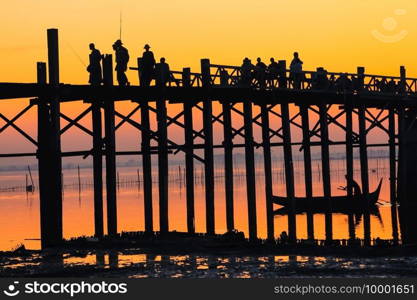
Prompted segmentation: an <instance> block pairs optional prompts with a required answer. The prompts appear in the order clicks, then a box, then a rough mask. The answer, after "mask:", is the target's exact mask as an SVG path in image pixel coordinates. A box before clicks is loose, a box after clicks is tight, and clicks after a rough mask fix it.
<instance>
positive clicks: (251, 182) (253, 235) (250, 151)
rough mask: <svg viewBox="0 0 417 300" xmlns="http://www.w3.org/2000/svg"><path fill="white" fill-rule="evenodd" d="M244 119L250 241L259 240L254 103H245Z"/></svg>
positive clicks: (249, 101) (245, 101)
mask: <svg viewBox="0 0 417 300" xmlns="http://www.w3.org/2000/svg"><path fill="white" fill-rule="evenodd" d="M243 114H244V116H243V118H244V127H245V167H246V195H247V201H248V220H249V239H250V240H252V241H253V240H256V239H257V225H256V183H255V154H254V143H253V126H252V120H253V119H252V101H251V100H249V99H246V100H244V102H243Z"/></svg>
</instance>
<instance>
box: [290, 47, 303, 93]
mask: <svg viewBox="0 0 417 300" xmlns="http://www.w3.org/2000/svg"><path fill="white" fill-rule="evenodd" d="M290 72H291V79H292V80H293V88H294V89H300V88H301V81H302V79H303V61H302V60H301V59H300V57H299V55H298V52H294V58H293V60H292V61H291V65H290Z"/></svg>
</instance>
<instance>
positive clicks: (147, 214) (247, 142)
mask: <svg viewBox="0 0 417 300" xmlns="http://www.w3.org/2000/svg"><path fill="white" fill-rule="evenodd" d="M279 64H280V67H281V71H280V72H279V74H275V76H270V77H266V78H265V79H262V80H260V79H259V78H256V76H255V77H254V78H251V80H250V82H245V83H243V82H242V76H241V74H240V72H241V70H240V67H236V66H226V65H217V64H212V63H211V62H210V60H208V59H202V60H201V72H200V73H194V72H191V70H190V69H189V68H184V69H183V70H182V71H171V80H170V81H169V82H168V83H167V84H163V85H155V86H141V85H139V86H123V87H120V86H114V85H113V66H112V55H105V57H104V59H103V76H104V83H103V85H101V86H89V85H69V84H62V83H61V82H60V79H59V51H58V31H57V30H56V29H49V30H48V73H49V74H48V76H47V65H46V63H43V62H38V63H37V83H33V84H24V83H0V99H16V100H14V101H27V100H18V99H17V98H22V99H28V98H30V100H29V102H28V105H27V106H26V107H25V108H24V109H23V110H22V111H20V112H19V113H18V114H17V115H16V116H15V117H13V118H7V117H6V116H4V115H3V114H2V113H0V117H1V119H3V120H4V122H5V125H3V126H2V127H1V128H0V133H1V132H3V131H4V130H5V129H7V128H9V127H12V128H14V129H15V130H17V131H18V132H19V133H20V134H21V135H22V136H23V137H25V138H26V139H27V140H28V141H30V142H31V143H32V144H33V145H35V147H36V149H37V151H36V153H2V154H0V157H19V156H36V157H37V159H38V162H39V187H40V204H41V205H40V209H41V241H42V247H43V248H45V247H49V246H54V245H58V244H59V243H60V241H61V240H62V182H61V172H62V162H61V161H62V157H69V156H83V157H86V156H89V155H92V157H93V170H94V171H93V172H94V212H95V213H94V220H95V223H94V224H95V235H96V236H97V237H102V236H103V235H104V229H103V228H104V226H103V223H104V220H103V219H104V216H103V189H104V187H103V165H102V157H103V156H104V157H105V159H106V168H105V173H104V176H105V178H106V181H105V182H106V187H105V189H106V201H107V216H106V218H107V224H108V226H107V227H108V232H107V234H108V235H109V236H116V235H117V234H118V229H117V198H116V156H117V155H136V156H141V157H142V165H143V170H142V172H143V174H142V176H143V177H142V178H143V181H144V208H145V209H144V221H145V231H146V232H153V231H154V225H155V224H154V221H153V218H152V212H153V207H152V184H153V183H152V178H151V170H152V165H151V160H152V156H153V155H155V156H157V157H158V167H157V168H158V188H159V216H160V217H159V222H160V223H159V228H160V232H161V233H165V232H169V226H168V223H169V222H168V205H169V197H168V160H169V156H170V155H175V154H176V153H179V152H183V153H184V154H185V167H186V205H187V216H186V217H187V228H188V232H189V233H194V232H195V225H194V223H195V222H194V221H195V220H194V219H195V213H194V212H195V207H194V174H193V173H194V162H195V161H199V162H201V163H203V164H204V174H205V176H204V180H205V186H206V189H205V207H206V233H207V234H214V233H215V197H214V158H213V157H214V149H222V150H223V152H224V170H225V172H224V173H225V179H224V180H225V193H226V195H225V198H226V218H227V230H228V231H232V230H234V229H235V222H234V214H233V211H234V199H233V190H234V187H233V159H232V158H233V151H234V149H236V148H243V149H244V153H245V171H246V187H247V204H248V221H249V222H248V223H249V239H250V240H256V239H257V238H258V234H257V212H256V204H257V199H256V193H255V192H256V190H255V189H256V183H255V161H254V153H255V149H262V151H263V159H264V164H263V165H264V175H265V191H264V192H265V195H266V211H267V234H268V240H270V241H272V240H274V237H275V236H276V233H275V232H274V207H273V202H272V198H273V192H272V186H273V184H274V182H273V180H272V161H271V160H272V156H271V149H273V148H274V147H281V148H282V149H283V154H284V163H285V178H286V183H285V185H286V196H287V198H288V199H289V202H290V203H292V205H290V209H289V210H288V233H289V240H290V241H295V240H296V239H297V236H296V227H297V223H296V217H295V210H296V207H295V205H294V201H292V200H293V199H294V197H295V187H294V167H293V160H292V156H293V153H292V152H293V146H299V147H300V150H302V151H303V155H304V170H305V193H306V196H307V197H312V195H313V186H312V164H311V152H312V148H313V147H318V148H320V152H321V164H322V166H321V170H322V179H323V180H322V183H323V192H324V197H325V198H327V199H328V208H327V210H326V213H325V232H326V240H327V241H329V242H331V241H332V239H333V225H332V201H331V196H332V194H331V188H330V187H331V176H330V154H329V153H330V146H332V145H344V146H345V150H346V166H347V180H348V181H351V180H352V179H353V171H354V170H353V152H354V148H355V147H357V148H359V152H360V169H361V183H362V189H363V193H364V195H365V196H366V195H368V194H369V192H370V191H369V175H368V157H367V149H368V148H370V147H382V146H384V147H388V149H389V156H390V201H391V203H392V219H393V236H394V240H395V241H396V242H398V239H399V237H398V228H397V222H398V216H397V209H396V208H397V206H396V204H397V203H398V202H400V203H401V207H402V208H404V209H403V213H401V209H400V221H401V222H400V224H401V233H402V241H403V243H407V242H410V243H411V242H415V241H416V237H415V236H416V235H415V231H416V229H417V226H416V221H414V219H415V218H413V213H415V212H417V209H416V203H417V200H416V199H413V198H412V197H411V195H413V196H417V191H415V189H416V188H415V187H414V186H416V182H417V174H416V172H417V171H416V169H417V162H416V161H417V159H416V158H417V156H416V155H415V152H416V151H417V142H416V139H417V125H416V124H415V119H416V115H417V111H416V110H415V106H416V105H417V79H416V78H408V77H407V76H406V69H405V68H404V67H401V68H400V76H379V75H369V74H366V72H365V69H364V68H363V67H358V69H357V73H355V74H351V73H330V72H327V71H325V70H323V69H322V68H318V69H317V70H316V71H311V72H303V75H302V76H301V77H300V78H301V79H300V80H294V78H293V76H292V74H291V73H290V71H289V70H287V68H286V63H285V61H280V62H279ZM138 65H139V63H138ZM132 69H135V70H138V68H132ZM138 74H139V81H140V70H138ZM47 77H48V79H49V80H47ZM72 101H83V102H84V103H87V104H88V108H87V109H85V110H84V111H83V112H82V113H81V114H79V115H78V116H77V117H76V118H70V117H68V116H67V115H66V114H65V113H64V112H62V111H61V107H60V104H61V103H63V102H72ZM118 101H131V102H133V103H135V104H136V107H135V108H134V109H133V110H132V111H131V112H130V113H129V114H122V113H120V112H118V111H117V110H116V109H115V103H116V102H118ZM215 101H218V102H219V103H220V104H221V107H222V111H221V113H220V114H214V113H213V109H212V106H213V103H214V102H215ZM171 103H176V104H182V105H183V110H182V111H181V112H180V113H178V114H177V115H175V116H169V115H168V112H167V106H169V105H170V104H171ZM0 105H1V100H0ZM289 105H296V106H297V107H298V111H295V112H294V110H290V109H289ZM237 106H239V108H238V107H237ZM240 107H242V108H240ZM254 107H257V109H258V108H259V110H260V113H259V114H254V113H253V108H254ZM333 107H335V108H336V111H337V112H336V113H335V112H332V111H334V109H332V110H330V108H333ZM30 109H37V127H38V136H37V137H32V136H30V135H29V134H27V133H26V132H25V131H24V130H23V129H21V128H20V127H19V126H18V125H16V121H17V120H18V119H20V118H22V117H23V116H24V115H25V114H26V113H27V112H28V111H29V110H30ZM139 111H140V115H141V118H140V120H135V119H134V118H133V117H132V116H133V115H134V114H135V113H136V112H139ZM88 114H91V119H92V126H91V127H92V129H89V128H87V127H85V126H83V125H82V124H80V120H81V119H83V118H84V117H86V116H87V115H88ZM151 114H155V115H156V119H157V129H156V130H152V129H151V126H150V117H151ZM232 115H235V116H240V117H241V118H242V119H243V124H244V125H243V126H242V127H241V128H236V127H235V126H233V121H232V120H233V118H232ZM271 116H273V117H274V118H279V119H280V120H281V122H280V125H279V126H280V127H279V128H278V129H276V128H275V126H272V125H273V124H271V121H270V118H271ZM116 117H117V119H119V122H118V123H117V124H116ZM200 117H201V118H202V120H203V126H202V129H201V130H198V129H195V128H193V119H195V118H200ZM102 118H104V132H105V134H104V136H102ZM316 118H317V122H316V124H315V125H314V126H310V124H311V120H315V119H316ZM61 119H63V120H66V121H67V122H68V125H66V126H64V127H63V126H61V125H60V120H61ZM356 119H357V120H358V130H357V131H355V130H354V128H356V127H355V126H354V124H353V123H354V120H356ZM215 123H219V124H221V125H222V128H223V137H224V140H223V142H222V143H220V144H215V143H214V139H213V136H214V133H213V124H215ZM124 124H130V125H132V126H133V127H134V128H136V129H137V130H139V131H140V132H141V137H142V138H141V147H140V149H139V150H138V151H124V152H123V151H119V152H117V151H116V147H115V145H116V131H117V130H118V129H119V128H120V127H121V126H123V125H124ZM173 125H176V126H179V127H181V128H183V130H184V141H185V142H184V143H178V142H176V141H175V138H174V137H170V136H169V135H168V130H167V129H168V127H169V126H173ZM74 126H75V127H78V128H79V129H81V130H82V131H83V132H85V133H86V134H88V135H90V136H91V137H92V141H93V148H92V149H85V150H84V151H63V150H62V149H61V135H62V134H64V133H65V132H66V131H68V130H69V129H70V128H72V127H74ZM256 126H259V128H260V129H261V132H262V135H261V138H260V139H257V137H255V136H254V127H256ZM329 126H335V127H337V128H339V129H342V130H343V131H344V132H345V136H346V138H345V139H344V140H331V139H330V138H329ZM293 128H299V129H301V130H302V135H303V138H302V141H301V142H294V141H292V138H291V131H292V129H293ZM375 128H379V129H380V130H382V131H383V132H385V133H386V136H387V142H386V143H383V144H371V143H368V142H367V136H368V135H369V134H370V133H371V132H372V130H373V129H375ZM237 138H239V139H243V141H244V142H243V143H242V142H241V143H236V142H235V141H236V139H237ZM197 140H198V141H199V142H197ZM198 149H200V150H201V149H202V150H203V153H204V155H200V154H199V153H200V151H196V150H198ZM397 157H398V158H399V160H398V163H397ZM347 193H348V196H350V197H353V192H352V189H351V188H348V190H347ZM348 220H349V225H348V226H349V235H350V238H351V239H354V238H355V226H354V220H353V215H349V218H348ZM363 223H364V237H365V244H368V245H369V243H370V241H371V226H370V215H369V212H367V211H366V210H365V211H364V222H363ZM403 224H404V225H403ZM307 232H308V238H309V239H311V240H313V239H314V238H315V237H314V233H315V230H314V222H313V213H312V211H310V212H307Z"/></svg>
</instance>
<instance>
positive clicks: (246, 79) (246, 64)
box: [240, 57, 255, 87]
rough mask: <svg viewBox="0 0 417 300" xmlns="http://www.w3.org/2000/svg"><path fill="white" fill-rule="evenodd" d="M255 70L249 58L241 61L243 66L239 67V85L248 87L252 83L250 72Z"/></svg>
mask: <svg viewBox="0 0 417 300" xmlns="http://www.w3.org/2000/svg"><path fill="white" fill-rule="evenodd" d="M254 68H255V66H254V65H253V64H252V62H251V60H250V59H249V58H247V57H246V58H245V59H244V60H243V64H242V66H241V67H240V80H241V84H242V85H243V86H246V87H248V86H250V85H251V82H252V77H253V76H252V71H253V69H254Z"/></svg>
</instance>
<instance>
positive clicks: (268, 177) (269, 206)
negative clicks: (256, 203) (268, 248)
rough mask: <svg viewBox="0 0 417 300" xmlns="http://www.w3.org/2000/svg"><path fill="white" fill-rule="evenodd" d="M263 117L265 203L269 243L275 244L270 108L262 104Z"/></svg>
mask: <svg viewBox="0 0 417 300" xmlns="http://www.w3.org/2000/svg"><path fill="white" fill-rule="evenodd" d="M261 116H262V144H263V152H264V153H263V154H264V155H263V156H264V173H265V203H266V227H267V235H268V241H269V242H273V241H274V239H275V233H274V205H273V202H272V192H273V191H272V159H271V140H270V138H269V108H268V107H267V105H266V104H265V103H262V104H261Z"/></svg>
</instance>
